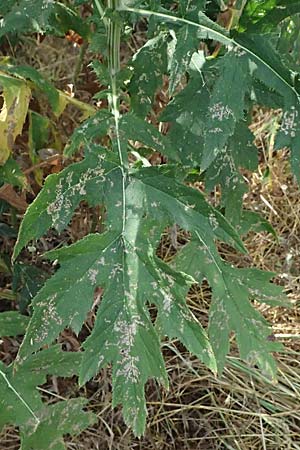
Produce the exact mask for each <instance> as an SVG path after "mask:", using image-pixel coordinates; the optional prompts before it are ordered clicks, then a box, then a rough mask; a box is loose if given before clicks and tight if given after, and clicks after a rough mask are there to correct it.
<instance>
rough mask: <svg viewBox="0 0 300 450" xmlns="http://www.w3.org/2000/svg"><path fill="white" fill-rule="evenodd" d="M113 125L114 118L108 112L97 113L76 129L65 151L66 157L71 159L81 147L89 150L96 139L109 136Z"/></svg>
mask: <svg viewBox="0 0 300 450" xmlns="http://www.w3.org/2000/svg"><path fill="white" fill-rule="evenodd" d="M113 123H114V122H113V117H112V115H111V114H110V113H109V112H108V111H107V110H105V109H103V110H100V111H97V112H96V114H95V115H93V116H92V117H90V118H88V119H87V120H85V121H84V122H83V123H82V124H81V125H79V126H78V127H77V128H76V129H75V131H74V133H73V134H72V136H71V138H70V141H69V143H68V144H67V145H66V147H65V149H64V155H65V156H67V157H71V156H72V155H74V153H76V152H78V151H79V150H80V149H81V147H84V148H88V147H89V145H92V144H93V142H94V141H95V140H96V139H99V138H102V137H104V136H107V134H108V132H109V129H110V128H111V127H112V126H113Z"/></svg>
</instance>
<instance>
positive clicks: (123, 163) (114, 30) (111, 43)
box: [108, 0, 128, 234]
mask: <svg viewBox="0 0 300 450" xmlns="http://www.w3.org/2000/svg"><path fill="white" fill-rule="evenodd" d="M119 3H120V0H108V8H109V9H111V10H112V11H117V9H118V7H119V6H120V5H119ZM120 39H121V26H120V23H119V22H118V21H117V20H113V19H111V18H109V19H108V69H109V73H110V79H111V100H110V108H111V111H112V113H113V116H114V120H115V134H116V143H117V149H118V155H119V162H120V170H121V174H122V197H123V198H122V205H123V211H122V234H124V231H125V221H126V199H125V188H126V178H127V170H128V158H127V151H126V148H125V151H124V149H123V148H122V144H121V137H120V129H119V120H120V111H119V102H120V98H119V97H120V96H119V89H118V85H117V75H118V73H119V71H120Z"/></svg>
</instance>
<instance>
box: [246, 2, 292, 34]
mask: <svg viewBox="0 0 300 450" xmlns="http://www.w3.org/2000/svg"><path fill="white" fill-rule="evenodd" d="M298 13H300V3H299V1H298V0H271V1H270V0H269V1H264V2H262V1H261V0H249V1H248V2H247V5H246V7H245V9H244V11H243V14H242V17H241V21H240V23H241V27H242V29H244V30H246V31H247V32H248V33H253V34H260V33H270V32H272V31H274V30H276V28H277V26H278V24H279V23H280V22H281V21H283V20H284V19H286V18H287V17H290V16H293V15H294V14H298Z"/></svg>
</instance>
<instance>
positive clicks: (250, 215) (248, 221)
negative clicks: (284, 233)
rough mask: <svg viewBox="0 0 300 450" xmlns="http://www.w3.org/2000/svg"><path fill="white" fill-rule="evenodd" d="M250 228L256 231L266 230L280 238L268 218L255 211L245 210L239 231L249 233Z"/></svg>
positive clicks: (242, 233)
mask: <svg viewBox="0 0 300 450" xmlns="http://www.w3.org/2000/svg"><path fill="white" fill-rule="evenodd" d="M250 230H254V231H256V232H260V231H266V232H267V233H270V234H272V235H273V236H274V237H275V239H277V238H278V236H277V233H276V231H275V230H274V228H273V227H272V225H271V224H270V222H268V221H267V220H266V219H264V218H263V217H262V216H261V215H260V214H259V213H257V212H255V211H248V210H245V209H244V210H243V211H242V214H241V219H240V222H239V232H240V234H241V236H242V235H245V234H247V233H248V232H249V231H250Z"/></svg>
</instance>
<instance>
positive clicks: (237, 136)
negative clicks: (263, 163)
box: [205, 121, 258, 227]
mask: <svg viewBox="0 0 300 450" xmlns="http://www.w3.org/2000/svg"><path fill="white" fill-rule="evenodd" d="M253 141H254V136H253V134H252V133H251V132H250V130H249V128H248V126H247V123H246V122H244V121H241V122H239V123H238V124H237V126H236V129H235V133H234V135H233V136H231V137H230V138H229V140H228V144H227V145H226V146H225V147H224V148H223V149H222V150H221V151H220V153H219V157H218V158H216V159H215V160H214V161H213V162H212V164H211V165H210V166H209V167H208V169H207V170H206V172H205V188H206V190H207V191H212V190H213V189H214V187H215V186H217V185H218V184H220V186H221V188H222V197H221V207H224V208H225V217H226V218H227V220H229V222H230V223H231V224H232V225H233V226H234V227H239V225H240V220H241V213H242V205H243V196H244V194H245V193H246V192H247V186H246V183H245V180H244V178H243V176H242V175H241V173H240V171H239V169H240V168H244V169H248V170H255V169H256V168H257V165H258V157H257V148H256V147H255V145H254V144H253Z"/></svg>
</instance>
